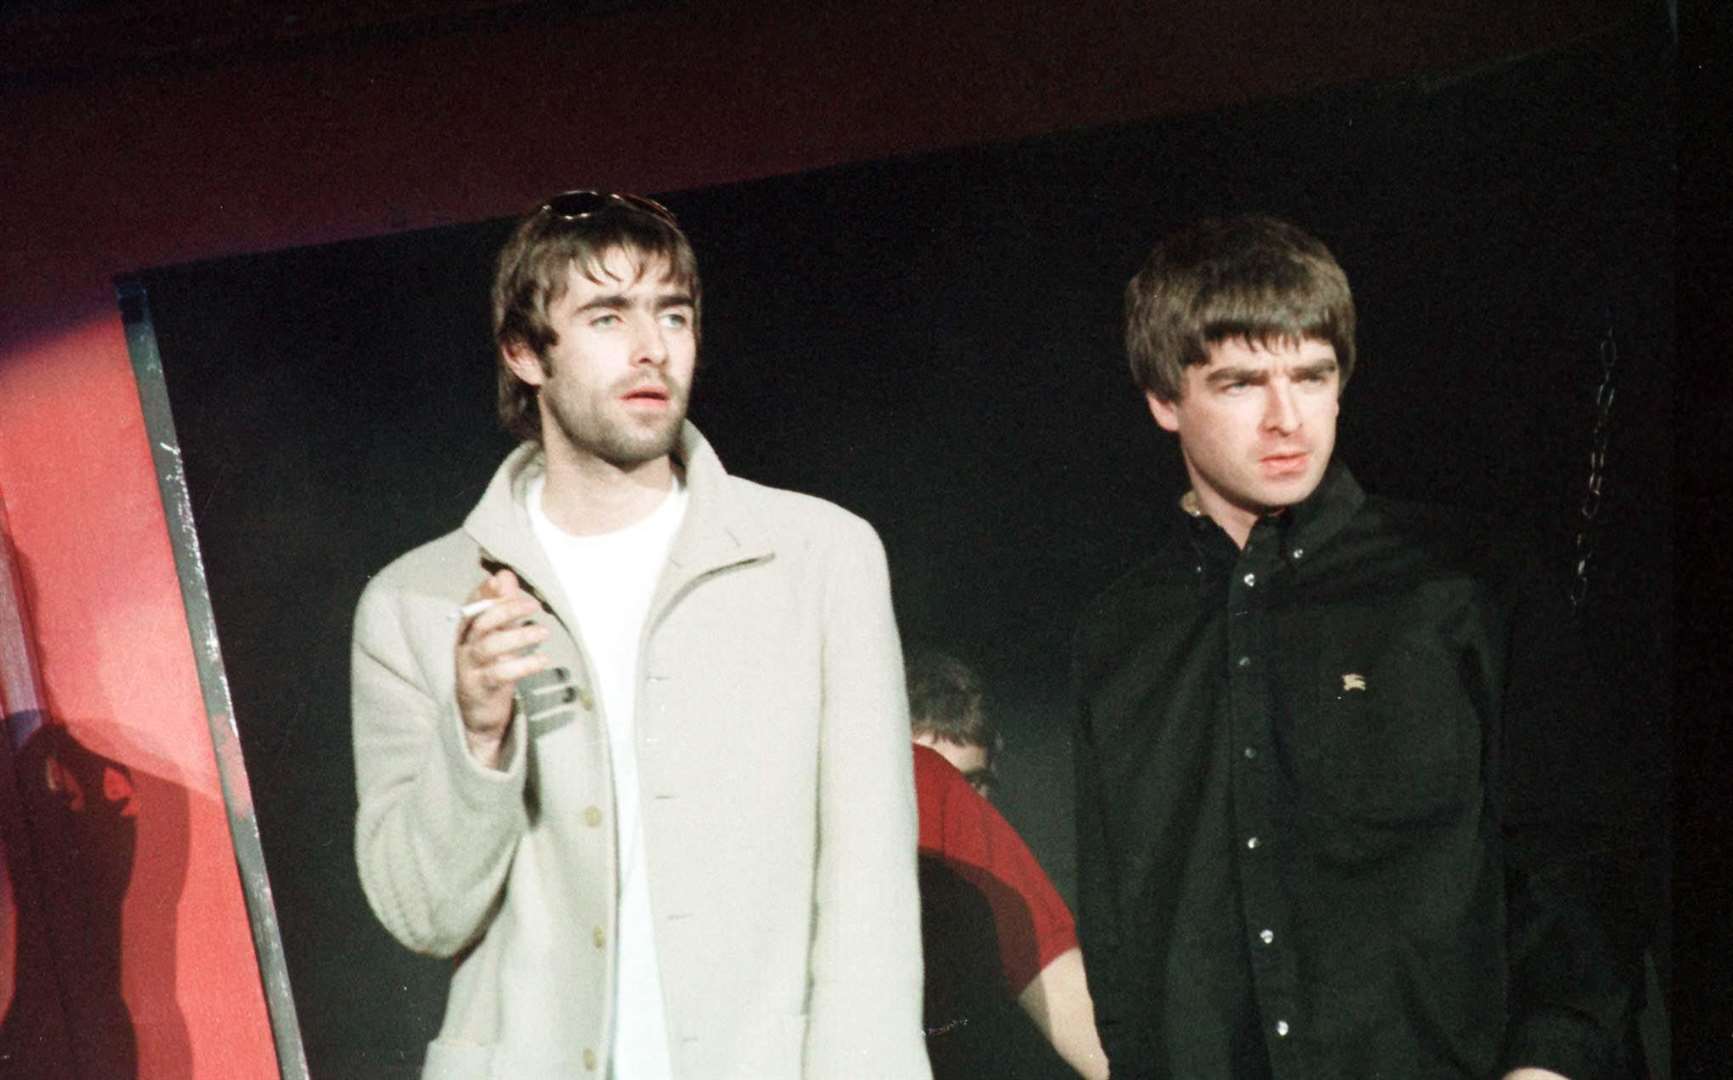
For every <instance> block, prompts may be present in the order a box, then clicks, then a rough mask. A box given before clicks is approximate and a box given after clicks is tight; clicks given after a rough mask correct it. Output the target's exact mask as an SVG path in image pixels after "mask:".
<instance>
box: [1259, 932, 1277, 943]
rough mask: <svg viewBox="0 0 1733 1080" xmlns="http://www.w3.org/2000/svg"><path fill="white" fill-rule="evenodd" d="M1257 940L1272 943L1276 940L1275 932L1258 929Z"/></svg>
mask: <svg viewBox="0 0 1733 1080" xmlns="http://www.w3.org/2000/svg"><path fill="white" fill-rule="evenodd" d="M1258 940H1259V941H1261V942H1263V943H1264V944H1265V945H1271V944H1274V943H1275V940H1276V932H1275V931H1274V930H1260V931H1258Z"/></svg>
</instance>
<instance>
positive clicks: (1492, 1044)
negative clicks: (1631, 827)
mask: <svg viewBox="0 0 1733 1080" xmlns="http://www.w3.org/2000/svg"><path fill="white" fill-rule="evenodd" d="M1175 517H1176V520H1175V523H1174V525H1175V527H1174V529H1173V533H1172V535H1171V536H1169V537H1167V538H1166V539H1165V541H1164V542H1163V544H1162V545H1161V547H1160V548H1159V549H1158V553H1157V555H1156V556H1155V557H1154V558H1153V559H1152V560H1151V561H1150V562H1148V563H1147V564H1145V565H1144V566H1142V567H1140V568H1139V569H1137V570H1135V571H1133V572H1132V573H1131V574H1130V575H1128V576H1127V577H1126V578H1124V579H1122V580H1121V581H1120V582H1118V583H1117V584H1116V585H1114V586H1113V587H1112V588H1111V589H1109V590H1108V591H1107V592H1106V593H1105V594H1104V595H1103V596H1102V597H1101V598H1100V599H1098V600H1097V601H1096V602H1095V603H1094V604H1093V605H1092V606H1091V608H1090V609H1089V610H1088V612H1087V613H1086V615H1085V618H1084V620H1083V622H1082V626H1081V628H1080V631H1079V634H1078V641H1077V656H1076V674H1077V686H1078V693H1079V698H1080V709H1079V722H1078V728H1077V747H1076V751H1077V763H1078V770H1079V775H1078V780H1079V783H1078V808H1077V817H1078V827H1079V835H1078V850H1079V878H1080V880H1079V912H1078V916H1079V918H1078V922H1079V931H1080V934H1081V937H1082V941H1083V948H1084V954H1085V960H1086V963H1087V966H1088V971H1089V979H1090V987H1091V990H1092V992H1093V994H1094V996H1095V1009H1096V1016H1097V1020H1098V1025H1099V1027H1100V1029H1101V1034H1102V1041H1103V1044H1104V1046H1105V1047H1106V1049H1107V1053H1108V1057H1109V1060H1110V1061H1111V1063H1112V1068H1113V1075H1114V1077H1115V1078H1116V1080H1123V1078H1126V1077H1139V1076H1160V1077H1175V1078H1181V1077H1198V1078H1210V1080H1220V1078H1228V1077H1251V1078H1258V1077H1274V1078H1278V1080H1291V1078H1302V1077H1309V1078H1327V1080H1338V1078H1350V1077H1391V1078H1404V1080H1409V1078H1421V1077H1483V1076H1489V1075H1493V1076H1495V1075H1498V1073H1500V1072H1501V1071H1502V1070H1503V1069H1505V1068H1511V1067H1515V1066H1518V1065H1536V1066H1543V1067H1548V1068H1552V1069H1554V1070H1555V1071H1558V1072H1560V1073H1563V1074H1565V1075H1566V1076H1568V1077H1571V1078H1572V1080H1589V1078H1591V1077H1597V1076H1611V1075H1621V1073H1620V1069H1622V1068H1623V1067H1624V1066H1622V1065H1621V1064H1620V1060H1621V1054H1622V1053H1623V1051H1624V1046H1623V1042H1622V1040H1623V1039H1624V1038H1625V1037H1626V1035H1627V1031H1628V1023H1629V1020H1630V1016H1631V1013H1632V1010H1633V1009H1634V1008H1635V1005H1636V1003H1637V1001H1638V997H1639V994H1640V991H1638V990H1637V989H1636V987H1638V986H1640V975H1641V949H1642V946H1643V942H1644V929H1645V927H1644V925H1643V919H1642V916H1641V915H1640V914H1639V912H1641V911H1642V910H1643V906H1642V905H1641V904H1639V903H1637V902H1636V899H1635V894H1634V891H1633V890H1634V888H1635V885H1634V875H1633V874H1632V873H1631V872H1630V871H1631V862H1632V859H1631V856H1630V854H1629V852H1630V850H1631V845H1630V844H1628V843H1626V842H1625V841H1624V840H1623V839H1622V838H1623V837H1625V836H1626V830H1621V829H1620V828H1618V827H1616V826H1618V825H1619V824H1620V823H1621V821H1622V820H1623V821H1624V822H1625V823H1626V824H1628V818H1625V817H1624V814H1623V810H1622V808H1621V807H1620V805H1619V804H1618V801H1617V800H1613V799H1610V798H1609V797H1608V795H1607V793H1608V791H1610V790H1611V788H1610V786H1609V784H1608V782H1607V778H1606V777H1605V776H1604V775H1603V772H1604V770H1595V769H1591V768H1587V767H1579V762H1580V759H1581V757H1582V755H1580V754H1578V753H1577V752H1576V750H1577V748H1578V747H1580V745H1581V740H1585V739H1594V738H1596V730H1597V729H1596V725H1597V724H1598V723H1599V722H1600V720H1599V716H1600V710H1598V709H1597V708H1596V707H1595V701H1594V700H1593V698H1592V695H1591V693H1590V692H1589V689H1588V687H1589V679H1588V678H1587V677H1586V673H1585V671H1584V666H1583V665H1582V663H1581V661H1580V650H1578V649H1577V648H1576V647H1575V644H1574V636H1575V635H1574V633H1573V631H1572V626H1571V619H1570V616H1569V614H1568V611H1567V610H1566V609H1565V608H1564V607H1563V606H1562V601H1563V593H1562V590H1550V589H1548V588H1547V587H1546V585H1545V583H1544V582H1542V581H1541V580H1540V577H1541V576H1540V575H1539V574H1538V573H1537V572H1536V570H1535V564H1534V563H1533V562H1532V561H1524V560H1523V559H1520V558H1519V557H1518V555H1517V552H1515V551H1514V550H1513V545H1511V544H1510V543H1509V542H1508V541H1507V539H1506V538H1505V537H1503V536H1502V535H1501V534H1500V533H1498V532H1497V531H1496V530H1493V529H1489V528H1485V527H1483V526H1481V525H1478V524H1475V523H1473V522H1471V521H1470V520H1469V519H1468V518H1467V517H1466V516H1465V515H1460V514H1452V513H1447V512H1444V511H1442V510H1439V509H1437V508H1428V507H1421V506H1417V505H1413V504H1401V503H1393V502H1389V501H1385V500H1379V499H1368V498H1367V497H1366V496H1365V495H1364V494H1363V493H1362V492H1361V490H1360V488H1359V486H1358V485H1357V484H1356V483H1355V482H1354V479H1353V478H1352V477H1351V476H1350V475H1349V474H1348V471H1347V470H1346V469H1345V468H1342V467H1341V466H1339V465H1336V466H1332V467H1331V469H1330V471H1329V472H1328V473H1327V474H1326V477H1325V479H1324V481H1323V483H1322V484H1320V486H1319V490H1318V491H1317V492H1316V493H1314V495H1313V496H1312V498H1310V499H1309V500H1307V501H1306V502H1305V503H1304V504H1302V505H1301V506H1299V507H1296V508H1294V509H1293V510H1292V511H1290V512H1287V513H1284V514H1281V515H1277V516H1274V517H1270V518H1266V519H1263V520H1261V521H1260V522H1258V523H1257V525H1256V526H1255V527H1254V528H1253V530H1252V532H1251V535H1250V537H1249V538H1248V540H1247V543H1246V545H1245V547H1244V549H1243V550H1242V549H1239V548H1237V547H1236V546H1235V545H1234V543H1233V541H1232V540H1231V539H1229V537H1228V536H1227V535H1226V534H1225V533H1224V532H1222V530H1221V529H1220V528H1219V527H1217V526H1216V525H1215V524H1214V523H1213V522H1212V521H1210V520H1209V519H1208V518H1207V517H1187V516H1184V515H1180V514H1176V515H1175ZM1555 592H1556V593H1557V595H1556V596H1555V595H1554V593H1555ZM1555 601H1557V602H1555Z"/></svg>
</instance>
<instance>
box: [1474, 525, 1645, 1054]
mask: <svg viewBox="0 0 1733 1080" xmlns="http://www.w3.org/2000/svg"><path fill="white" fill-rule="evenodd" d="M1525 571H1526V572H1525V573H1524V574H1523V575H1522V581H1521V583H1520V584H1519V585H1518V586H1517V592H1518V595H1517V596H1516V598H1515V600H1514V602H1513V603H1512V604H1511V606H1510V612H1511V614H1510V618H1509V626H1508V628H1507V638H1506V653H1507V659H1506V673H1505V680H1504V693H1503V695H1502V697H1503V701H1502V708H1501V732H1500V734H1501V750H1502V757H1503V760H1502V770H1503V776H1502V784H1501V789H1502V796H1503V798H1502V805H1501V807H1500V819H1501V825H1502V831H1503V836H1504V842H1505V846H1506V862H1505V865H1506V890H1507V896H1508V924H1507V925H1508V930H1507V932H1508V942H1509V949H1510V986H1511V1002H1510V1021H1509V1024H1508V1027H1507V1029H1506V1032H1505V1045H1504V1051H1503V1054H1502V1061H1501V1064H1502V1066H1503V1067H1504V1068H1506V1069H1513V1068H1517V1067H1520V1066H1538V1067H1542V1068H1547V1069H1551V1070H1553V1071H1554V1072H1558V1073H1560V1074H1562V1075H1564V1076H1568V1077H1571V1078H1572V1080H1592V1078H1594V1077H1602V1076H1608V1077H1610V1076H1614V1075H1628V1072H1626V1071H1624V1070H1626V1069H1628V1068H1629V1066H1628V1064H1625V1063H1624V1055H1625V1054H1626V1052H1627V1051H1628V1050H1630V1049H1631V1045H1632V1044H1631V1041H1630V1038H1631V1032H1632V1025H1633V1023H1634V1020H1635V1015H1636V1012H1637V1010H1638V1009H1639V1008H1640V1007H1641V1005H1642V999H1643V980H1644V968H1643V951H1644V949H1645V947H1646V946H1647V944H1648V940H1649V931H1650V929H1651V926H1652V922H1653V916H1654V896H1653V891H1652V890H1651V889H1649V888H1647V886H1646V885H1645V883H1644V881H1645V879H1644V875H1643V873H1642V872H1641V867H1642V859H1643V851H1644V847H1645V844H1646V841H1647V839H1648V831H1649V830H1648V823H1649V821H1650V819H1651V818H1652V814H1650V813H1649V812H1647V811H1646V810H1645V809H1644V800H1643V798H1642V797H1641V793H1640V792H1638V791H1637V790H1635V787H1634V784H1633V783H1632V780H1633V774H1632V770H1631V769H1630V768H1629V767H1628V765H1627V764H1626V761H1627V758H1626V756H1625V754H1624V749H1623V748H1624V747H1626V746H1627V745H1628V739H1627V738H1626V737H1625V736H1624V734H1623V732H1622V730H1621V727H1620V725H1619V723H1618V718H1617V717H1616V716H1615V715H1614V714H1613V712H1612V710H1610V709H1608V708H1607V707H1606V695H1604V694H1601V693H1598V692H1597V690H1596V682H1595V679H1596V676H1595V672H1594V671H1593V670H1592V668H1591V667H1590V665H1589V664H1588V662H1587V660H1586V656H1585V653H1584V651H1583V649H1582V647H1581V644H1580V640H1579V636H1578V634H1577V627H1576V625H1575V616H1574V613H1573V612H1571V611H1570V609H1569V607H1568V606H1567V605H1566V603H1565V593H1564V590H1563V588H1562V587H1557V588H1553V589H1548V588H1547V587H1546V586H1545V585H1539V584H1535V583H1536V582H1542V581H1545V582H1547V583H1548V584H1551V579H1550V578H1547V577H1546V576H1545V575H1542V574H1540V573H1539V572H1538V571H1537V570H1535V569H1534V560H1532V559H1530V560H1529V564H1528V565H1527V566H1525Z"/></svg>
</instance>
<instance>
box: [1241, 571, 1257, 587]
mask: <svg viewBox="0 0 1733 1080" xmlns="http://www.w3.org/2000/svg"><path fill="white" fill-rule="evenodd" d="M1240 580H1241V581H1243V582H1245V583H1246V588H1248V589H1249V588H1251V587H1252V586H1253V585H1256V584H1257V583H1258V575H1256V574H1247V575H1246V576H1245V577H1243V578H1241V579H1240Z"/></svg>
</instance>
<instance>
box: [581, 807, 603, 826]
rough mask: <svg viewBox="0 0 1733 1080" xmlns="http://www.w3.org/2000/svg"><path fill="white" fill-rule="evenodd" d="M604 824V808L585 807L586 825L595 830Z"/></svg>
mask: <svg viewBox="0 0 1733 1080" xmlns="http://www.w3.org/2000/svg"><path fill="white" fill-rule="evenodd" d="M601 823H602V808H601V807H599V806H586V807H584V824H585V825H588V826H589V827H590V828H592V829H593V828H595V827H596V826H597V825H600V824H601Z"/></svg>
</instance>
